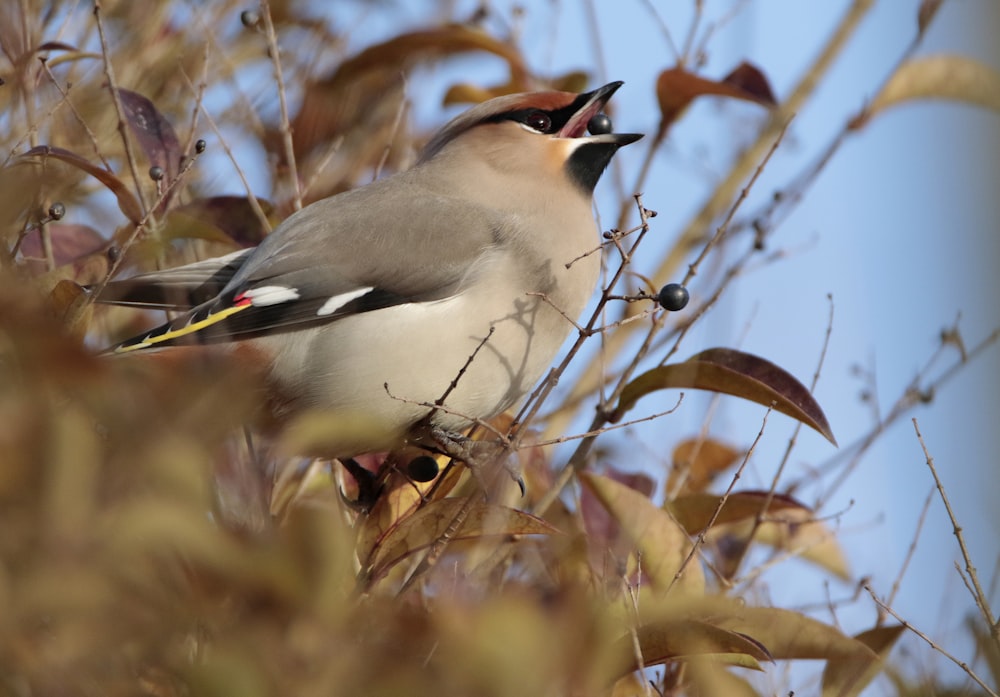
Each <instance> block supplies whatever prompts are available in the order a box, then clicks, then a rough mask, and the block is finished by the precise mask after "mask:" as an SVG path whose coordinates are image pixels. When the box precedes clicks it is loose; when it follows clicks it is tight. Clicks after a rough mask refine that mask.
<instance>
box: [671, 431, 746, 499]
mask: <svg viewBox="0 0 1000 697" xmlns="http://www.w3.org/2000/svg"><path fill="white" fill-rule="evenodd" d="M739 457H740V452H739V451H738V450H736V449H735V448H733V447H731V446H729V445H726V444H725V443H723V442H721V441H718V440H715V439H713V438H689V439H687V440H684V441H681V442H680V443H679V444H678V445H677V446H676V447H675V448H674V452H673V467H672V468H671V470H670V475H669V476H668V477H667V485H666V490H667V491H668V492H673V493H675V494H687V493H696V492H699V491H704V490H705V489H707V488H708V485H709V484H711V483H712V480H713V479H714V478H715V476H716V475H717V474H719V473H720V472H724V471H725V470H727V469H729V468H730V467H731V466H732V465H733V464H735V463H736V461H737V460H738V459H739ZM681 477H684V481H683V484H682V485H681V487H680V489H678V488H677V486H678V484H677V482H678V479H680V478H681Z"/></svg>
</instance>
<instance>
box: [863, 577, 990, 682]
mask: <svg viewBox="0 0 1000 697" xmlns="http://www.w3.org/2000/svg"><path fill="white" fill-rule="evenodd" d="M864 588H865V590H866V591H868V595H870V596H871V597H872V600H874V601H875V604H876V605H878V606H879V607H880V608H882V609H883V610H885V611H886V612H887V613H889V614H890V615H892V617H893V619H895V620H896V621H897V622H899V623H900V624H901V625H903V627H905V628H906V629H908V630H909V631H911V632H913V633H914V634H916V635H917V636H918V637H920V638H921V639H923V640H924V641H925V642H926V643H927V645H928V646H930V647H931V648H932V649H934V650H935V651H937V652H938V653H940V654H941V655H942V656H944V657H945V658H947V659H948V660H949V661H951V662H952V663H954V664H955V665H957V666H958V667H959V668H961V669H962V670H963V671H965V674H966V675H968V676H969V677H970V678H972V680H973V681H974V682H975V683H976V684H977V685H979V686H980V687H981V688H983V689H984V690H985V691H986V694H988V695H992V697H1000V695H998V694H997V693H996V692H994V691H993V690H991V689H990V687H989V685H987V684H986V683H985V682H983V680H982V678H980V677H979V676H978V675H976V673H975V672H974V671H973V670H972V668H970V667H969V664H967V663H966V662H965V661H960V660H959V659H957V658H955V657H954V656H952V655H951V654H950V653H948V652H947V651H945V650H944V649H943V648H942V647H940V646H938V645H937V644H936V643H934V640H933V639H931V638H930V637H929V636H927V635H926V634H924V633H923V632H921V631H920V630H919V629H917V628H916V627H914V626H913V625H912V624H910V623H909V622H907V621H906V620H904V619H903V618H902V617H900V616H899V615H898V614H897V613H896V611H895V610H893V609H892V608H891V607H889V606H888V605H886V604H885V603H883V602H882V601H881V600H879V599H878V596H877V595H875V591H873V590H872V587H871V586H869V585H865V587H864Z"/></svg>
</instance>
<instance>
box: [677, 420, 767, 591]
mask: <svg viewBox="0 0 1000 697" xmlns="http://www.w3.org/2000/svg"><path fill="white" fill-rule="evenodd" d="M773 409H774V407H773V406H771V407H768V408H767V411H766V412H764V418H763V420H762V421H761V424H760V430H759V431H757V437H756V438H754V439H753V443H751V444H750V448H749V450H747V452H746V455H744V456H743V461H742V462H740V466H739V467H737V468H736V471H735V472H734V473H733V477H732V479H731V480H730V482H729V486H728V487H727V488H726V491H725V493H724V494H722V496H721V497H720V498H719V503H718V505H716V507H715V510H714V511H712V517H711V518H709V519H708V524H707V525H705V527H704V528H703V529H702V531H701V532H699V533H698V537H697V538H696V539H695V541H694V544H693V545H692V546H691V551H689V552H688V555H687V557H685V559H684V561H683V562H681V565H680V568H678V569H677V573H676V574H674V577H673V578H672V579H671V580H670V585H669V586H667V592H669V591H670V589H671V588H672V587H673V585H674V584H675V583H676V582H677V581H678V580H679V579H680V577H681V574H683V573H684V569H685V568H687V565H688V564H689V563H690V562H691V560H692V559H693V558H694V555H695V554H697V553H698V550H700V549H701V548H702V547H703V546H704V544H705V539H706V536H707V534H708V531H709V530H710V529H711V528H712V526H713V525H715V521H716V520H718V519H719V514H720V513H722V509H723V508H724V507H725V505H726V503H727V502H728V501H729V496H730V494H732V493H733V489H734V488H735V487H736V482H738V481H739V480H740V477H742V476H743V470H744V469H745V468H746V466H747V462H749V461H750V456H751V455H753V453H754V451H755V450H756V449H757V444H758V443H760V439H761V438H763V437H764V429H765V428H766V427H767V417H769V416H770V415H771V411H772V410H773ZM766 504H767V502H765V505H766ZM751 536H752V534H751Z"/></svg>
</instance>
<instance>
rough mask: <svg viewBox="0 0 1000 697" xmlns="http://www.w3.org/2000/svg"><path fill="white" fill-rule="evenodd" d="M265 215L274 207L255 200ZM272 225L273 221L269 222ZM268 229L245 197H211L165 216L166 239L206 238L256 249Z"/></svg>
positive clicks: (186, 205)
mask: <svg viewBox="0 0 1000 697" xmlns="http://www.w3.org/2000/svg"><path fill="white" fill-rule="evenodd" d="M257 202H258V203H259V204H260V206H261V209H262V210H263V211H264V214H265V215H268V216H270V215H271V214H272V212H273V211H274V207H273V206H272V205H271V204H270V203H269V202H268V201H266V200H264V199H257ZM272 222H274V221H272ZM266 236H267V230H266V229H265V228H264V226H263V224H262V223H261V221H260V218H258V217H257V214H256V213H255V212H254V210H253V207H252V206H251V205H250V200H249V199H247V198H246V197H245V196H213V197H211V198H201V199H196V200H194V201H191V202H190V203H185V204H184V205H181V206H177V207H176V208H174V209H172V210H171V211H170V214H169V215H168V216H167V220H166V228H165V230H164V231H163V233H162V237H163V238H165V239H207V240H215V241H219V242H232V243H235V244H237V245H239V246H240V247H244V248H246V247H256V246H257V245H258V244H260V243H261V241H262V240H263V239H264V237H266Z"/></svg>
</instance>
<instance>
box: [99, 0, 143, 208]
mask: <svg viewBox="0 0 1000 697" xmlns="http://www.w3.org/2000/svg"><path fill="white" fill-rule="evenodd" d="M101 13H102V8H101V0H94V19H95V21H96V22H97V33H98V36H100V39H101V55H102V56H103V57H104V76H105V77H106V78H107V79H108V90H110V92H111V99H112V101H113V102H114V105H115V114H116V115H117V117H118V134H119V136H121V139H122V147H123V148H124V150H125V158H126V160H127V161H128V168H129V171H130V172H131V174H132V183H133V184H134V185H135V193H136V198H137V199H138V201H139V206H140V208H141V210H142V213H143V221H144V223H145V222H148V219H149V210H150V209H149V207H148V206H147V204H146V197H145V191H144V188H143V186H142V180H141V179H140V178H139V165H138V164H137V163H136V159H135V150H134V149H133V148H132V139H131V138H129V137H128V125H127V121H126V119H125V108H124V106H123V105H122V99H121V95H120V94H119V93H118V83H117V81H116V80H115V70H114V66H112V64H111V52H110V50H109V48H108V40H107V37H106V36H105V35H104V20H102V19H101ZM152 210H156V209H155V208H153V209H152Z"/></svg>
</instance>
